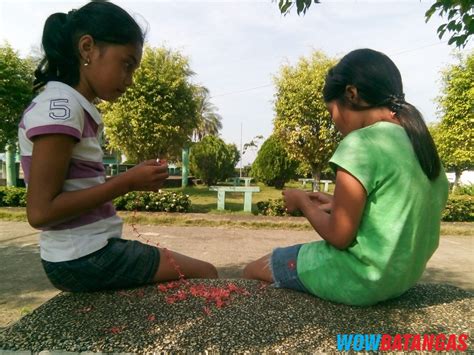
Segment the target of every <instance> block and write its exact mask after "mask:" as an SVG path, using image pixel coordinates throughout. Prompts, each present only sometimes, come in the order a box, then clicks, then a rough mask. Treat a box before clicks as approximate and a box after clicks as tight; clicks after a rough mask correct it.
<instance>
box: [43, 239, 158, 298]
mask: <svg viewBox="0 0 474 355" xmlns="http://www.w3.org/2000/svg"><path fill="white" fill-rule="evenodd" d="M42 263H43V268H44V270H45V272H46V275H47V276H48V279H49V280H50V281H51V283H52V284H53V285H54V286H55V287H56V288H58V289H60V290H62V291H70V292H90V291H99V290H111V289H122V288H130V287H136V286H140V285H145V284H149V283H152V282H153V277H154V276H155V273H156V271H157V270H158V266H159V264H160V251H159V249H158V248H157V247H154V246H151V245H148V244H143V243H140V242H139V241H136V240H127V239H121V238H111V239H109V240H108V243H107V245H106V246H105V247H103V248H102V249H99V250H97V251H95V252H94V253H92V254H89V255H86V256H83V257H82V258H79V259H76V260H71V261H62V262H54V263H53V262H49V261H45V260H42Z"/></svg>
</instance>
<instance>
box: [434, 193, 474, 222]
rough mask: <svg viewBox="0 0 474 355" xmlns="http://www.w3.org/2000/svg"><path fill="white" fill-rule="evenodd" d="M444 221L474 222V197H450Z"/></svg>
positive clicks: (443, 217)
mask: <svg viewBox="0 0 474 355" xmlns="http://www.w3.org/2000/svg"><path fill="white" fill-rule="evenodd" d="M441 218H442V220H443V221H448V222H472V221H474V197H473V196H469V195H450V196H449V198H448V202H447V203H446V207H445V209H444V211H443V215H442V217H441Z"/></svg>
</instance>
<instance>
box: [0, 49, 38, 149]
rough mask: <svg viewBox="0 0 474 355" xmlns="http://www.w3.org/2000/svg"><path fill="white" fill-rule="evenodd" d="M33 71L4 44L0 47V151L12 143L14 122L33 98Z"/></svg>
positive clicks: (25, 61) (13, 141)
mask: <svg viewBox="0 0 474 355" xmlns="http://www.w3.org/2000/svg"><path fill="white" fill-rule="evenodd" d="M33 71H34V69H33V64H32V62H31V61H30V60H29V59H21V58H20V57H19V55H18V53H17V52H15V51H14V50H13V48H12V47H11V46H10V45H9V44H8V43H4V44H3V46H0V120H1V125H0V151H3V148H4V147H5V146H7V145H14V144H16V141H17V139H18V138H17V135H18V123H19V122H20V119H21V116H22V114H23V111H24V110H25V109H26V107H27V106H28V104H29V103H30V101H31V100H32V98H33V91H32V89H33Z"/></svg>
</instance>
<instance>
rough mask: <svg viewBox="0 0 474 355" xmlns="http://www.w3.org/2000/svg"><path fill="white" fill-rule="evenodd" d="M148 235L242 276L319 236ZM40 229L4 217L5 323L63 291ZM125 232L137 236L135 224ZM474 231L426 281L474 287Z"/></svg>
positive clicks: (443, 251) (1, 300)
mask: <svg viewBox="0 0 474 355" xmlns="http://www.w3.org/2000/svg"><path fill="white" fill-rule="evenodd" d="M137 228H138V230H139V231H140V233H142V234H143V237H144V238H147V239H149V240H150V241H151V242H153V243H158V242H159V243H160V245H161V246H163V247H167V248H169V249H172V250H175V251H177V252H181V253H183V254H187V255H190V256H193V257H197V258H201V259H204V260H208V261H210V262H212V263H213V264H214V265H216V267H217V268H218V271H219V275H220V277H221V278H226V279H228V278H238V277H239V276H240V275H241V270H242V268H243V267H244V265H245V264H246V263H248V262H249V261H251V260H254V259H255V258H257V257H260V256H262V255H264V254H267V253H268V252H270V251H271V250H272V248H274V247H277V246H285V245H292V244H296V243H302V242H308V241H311V240H315V239H318V236H317V235H316V234H315V233H314V232H312V231H288V230H249V229H228V228H224V227H212V228H211V227H157V226H138V227H137ZM37 234H38V233H37V231H36V230H34V229H32V228H31V227H30V226H29V225H28V224H27V223H22V222H4V221H0V260H1V263H0V275H2V276H1V279H2V282H1V283H0V329H1V327H5V326H7V325H9V324H11V323H12V322H14V321H16V320H18V319H19V318H20V317H21V315H22V314H26V313H29V312H31V311H32V310H33V309H35V308H36V307H38V306H39V305H41V304H43V303H44V302H46V301H47V300H49V299H51V298H52V297H54V296H55V295H57V294H58V291H57V290H56V289H55V288H53V287H52V286H51V284H50V283H49V281H48V280H47V279H46V277H45V275H44V273H43V270H42V266H41V263H40V257H39V250H38V235H37ZM125 237H127V238H136V235H135V233H134V232H133V231H132V230H131V228H130V226H127V227H126V228H125ZM473 256H474V238H473V236H459V237H458V236H443V237H442V238H441V241H440V246H439V248H438V250H437V252H436V253H435V255H434V256H433V257H432V259H431V260H430V261H429V263H428V267H427V269H426V271H425V274H424V276H423V279H422V281H423V282H429V283H439V284H449V285H453V286H457V287H460V288H462V289H464V290H467V291H471V292H474V258H473Z"/></svg>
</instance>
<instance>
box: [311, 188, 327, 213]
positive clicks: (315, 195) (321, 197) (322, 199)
mask: <svg viewBox="0 0 474 355" xmlns="http://www.w3.org/2000/svg"><path fill="white" fill-rule="evenodd" d="M308 196H309V198H310V200H311V202H313V203H314V204H315V205H317V206H318V208H319V209H321V210H323V211H325V212H328V213H330V212H331V210H332V201H333V196H332V195H330V194H327V193H325V192H308Z"/></svg>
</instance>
